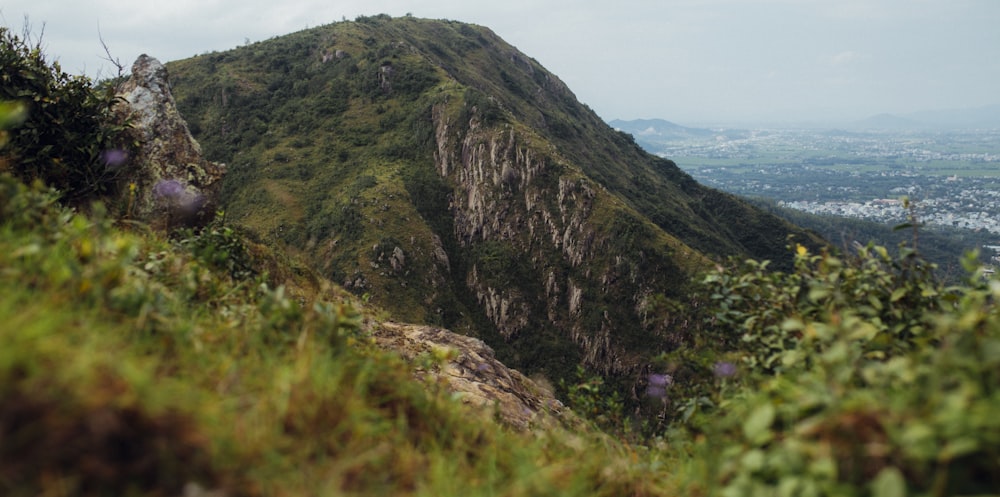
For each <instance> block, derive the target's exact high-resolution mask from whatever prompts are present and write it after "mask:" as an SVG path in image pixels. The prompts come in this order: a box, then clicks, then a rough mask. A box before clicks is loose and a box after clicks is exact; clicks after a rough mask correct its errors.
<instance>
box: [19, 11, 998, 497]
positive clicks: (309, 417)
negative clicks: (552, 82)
mask: <svg viewBox="0 0 1000 497" xmlns="http://www.w3.org/2000/svg"><path fill="white" fill-rule="evenodd" d="M8 34H9V33H7V32H5V31H3V30H0V35H3V37H2V41H3V44H2V45H0V55H3V56H8V55H10V54H8V53H5V52H7V51H11V44H10V43H9V42H10V38H9V37H8ZM16 48H17V47H15V50H13V51H14V52H15V55H17V57H24V56H28V57H38V55H37V54H39V53H40V50H38V51H34V50H32V51H27V50H26V51H24V52H23V53H22V52H18V51H17V50H16ZM26 54H27V55H26ZM39 62H44V60H42V59H39ZM10 67H12V66H6V65H5V66H0V71H3V70H9V68H10ZM35 74H36V76H39V77H38V78H37V79H38V80H41V81H43V82H45V80H46V77H47V74H46V70H43V71H42V73H41V74H38V73H35ZM3 76H4V77H3V78H0V80H3V81H8V80H10V78H9V77H8V75H7V74H4V75H3ZM79 83H81V84H82V85H83V86H84V87H85V88H90V86H89V83H87V82H86V81H81V82H79ZM50 88H51V89H52V90H53V91H54V92H55V94H57V95H58V94H59V92H61V91H62V90H63V89H64V88H63V87H62V86H61V85H60V84H58V82H57V84H54V85H52V86H51V87H50ZM91 89H92V90H93V88H91ZM15 90H16V89H15ZM28 94H29V95H30V94H31V93H30V90H29V92H28ZM39 100H41V99H39ZM33 101H34V99H25V100H18V101H13V102H11V101H6V102H0V131H2V133H0V167H2V168H3V169H4V170H5V171H4V172H2V173H0V295H3V298H2V299H0V494H2V495H11V496H15V497H17V496H28V495H60V496H63V495H65V496H77V495H80V496H91V495H162V496H176V495H201V496H208V495H215V496H218V495H230V496H241V495H279V496H280V495H296V496H298V495H434V496H441V495H445V496H447V495H463V496H464V495H510V496H520V495H570V496H572V495H581V496H583V495H597V496H600V495H609V496H611V495H614V496H618V495H633V496H673V495H721V496H732V495H810V496H811V495H815V496H834V495H837V496H844V495H847V496H890V497H892V496H903V495H919V496H924V495H926V496H944V495H995V494H997V493H1000V480H998V478H997V475H998V474H1000V460H998V458H997V453H996V452H997V450H996V447H998V444H1000V418H998V417H997V416H996V412H997V409H998V407H1000V395H998V393H997V392H1000V388H998V386H1000V310H998V307H997V302H1000V282H998V281H997V280H995V279H988V278H986V277H985V275H984V274H982V273H981V272H977V271H976V270H975V267H976V263H975V261H973V260H971V259H970V260H966V261H965V262H966V266H967V269H968V270H969V271H971V272H970V273H969V275H968V278H967V280H966V281H965V282H964V283H963V284H961V285H959V286H944V285H942V284H941V283H940V282H938V281H937V280H936V279H935V278H934V275H933V268H932V266H931V265H929V264H927V263H926V262H925V261H924V260H923V259H922V258H921V257H920V256H919V254H917V253H916V252H915V251H913V250H910V249H901V250H900V251H899V252H898V254H896V255H891V254H890V252H889V251H888V250H886V249H884V248H882V247H878V246H873V245H870V246H867V247H864V248H863V249H862V250H859V251H857V252H856V253H855V254H853V255H851V256H848V257H845V256H839V255H837V254H835V253H832V252H831V251H829V250H825V249H824V250H820V251H813V250H811V249H810V248H808V247H806V246H803V245H797V246H795V248H794V251H793V254H792V266H791V269H790V270H788V271H785V272H781V271H773V270H772V269H771V268H770V267H769V264H768V263H767V262H759V261H754V260H746V261H738V260H731V261H728V262H726V263H725V265H720V266H719V267H716V268H714V269H713V270H710V271H708V272H707V273H705V274H703V275H702V277H700V278H699V282H698V283H695V284H692V293H693V296H697V297H698V299H697V302H698V303H699V305H700V307H699V308H697V309H691V308H688V309H684V311H685V312H683V313H680V314H679V316H680V318H682V319H685V320H695V321H698V322H700V323H702V325H703V326H701V327H700V328H699V331H700V333H698V334H697V336H696V337H695V339H696V340H695V341H696V343H695V346H693V347H688V348H679V349H675V350H672V351H669V352H666V353H663V354H661V355H660V356H659V357H657V358H655V360H653V361H651V362H650V363H649V364H648V368H647V369H645V370H644V371H643V372H642V376H643V378H644V379H643V382H642V383H640V384H637V385H636V388H635V389H634V390H633V391H632V394H633V395H634V396H635V397H636V398H637V399H638V400H639V402H640V404H641V406H640V407H641V408H642V409H643V411H640V412H645V413H653V414H658V415H653V416H649V417H646V418H645V421H646V423H642V421H643V419H642V418H637V417H633V415H632V411H631V410H629V411H625V410H623V409H622V407H623V405H622V396H621V392H620V391H615V390H608V389H607V386H608V385H607V384H606V383H604V382H602V381H601V379H600V378H593V377H590V378H587V377H586V373H583V374H584V376H583V377H581V378H579V379H578V381H577V382H575V383H573V384H569V385H566V386H565V390H566V392H567V395H566V398H567V400H568V401H569V403H570V404H571V405H572V406H573V408H574V409H576V410H577V411H578V412H580V413H583V414H586V415H588V416H589V417H591V419H594V420H596V421H597V422H598V423H599V424H600V425H601V426H604V427H605V428H607V429H608V430H609V431H608V433H610V435H605V434H602V433H601V432H599V431H597V430H596V428H595V426H593V425H589V424H581V423H578V422H573V423H566V424H564V425H553V424H549V425H544V426H543V425H538V426H534V427H533V429H532V427H531V426H529V427H528V428H529V429H527V430H518V429H515V428H514V427H512V425H507V424H503V423H500V422H498V419H504V418H503V416H502V414H503V413H502V412H501V411H500V410H493V409H490V408H489V406H479V407H475V404H470V403H466V402H464V401H463V398H462V397H460V396H455V395H454V394H450V393H448V390H447V387H446V386H445V383H447V380H446V381H445V382H439V381H424V382H417V381H416V380H415V378H418V377H422V378H425V380H427V379H431V380H433V379H434V378H438V379H441V378H442V376H440V375H437V376H435V375H433V374H428V373H429V372H434V371H437V372H440V373H450V372H451V371H452V370H450V369H445V367H444V366H445V363H444V362H443V361H450V360H453V359H449V358H448V357H449V355H450V354H449V352H448V351H442V350H436V349H432V351H431V353H430V354H425V355H420V356H416V357H412V358H411V360H410V362H407V361H404V360H402V359H401V357H402V356H401V355H397V354H396V353H393V352H388V351H386V350H381V349H379V348H377V347H375V346H374V343H373V340H372V339H373V338H377V339H382V338H384V336H383V335H381V334H370V331H372V330H376V331H378V332H381V331H385V330H384V328H388V326H386V325H384V324H381V321H380V320H381V319H383V318H384V314H383V313H382V312H381V311H374V310H372V308H370V307H369V306H368V305H365V304H364V303H363V302H362V301H361V300H363V299H359V298H357V297H353V296H351V295H350V294H348V293H347V292H344V291H343V290H341V289H339V288H338V287H337V286H336V285H335V284H332V283H330V282H329V281H328V280H326V279H324V278H323V277H321V276H319V275H316V274H315V273H314V272H313V271H312V270H310V269H309V268H307V267H305V266H303V265H301V264H299V263H296V262H295V261H296V260H297V259H296V258H295V257H290V256H288V255H287V254H286V253H283V252H280V251H273V250H272V249H270V248H268V246H267V245H264V244H260V243H256V242H254V241H253V240H250V239H248V238H247V237H246V236H245V235H244V234H243V233H242V232H241V230H240V229H234V228H233V227H231V226H228V225H226V224H225V223H224V220H222V219H220V220H217V221H216V222H215V223H214V224H210V225H208V226H206V227H205V228H204V229H199V230H187V229H184V230H179V231H176V232H174V233H173V234H172V235H171V236H169V237H168V236H166V235H165V234H162V233H156V232H153V231H151V230H150V229H149V227H147V226H146V225H144V224H142V223H137V222H135V221H131V220H129V219H128V218H127V217H126V218H120V217H117V216H114V215H111V214H109V212H108V208H107V207H105V205H108V204H110V205H117V204H118V203H119V202H120V201H121V199H119V198H117V197H116V196H114V195H111V196H108V195H100V194H95V191H94V190H92V189H90V186H92V185H90V184H84V185H81V188H82V190H81V191H77V192H57V191H53V190H50V189H48V188H46V187H45V186H44V185H42V184H41V181H39V178H37V177H33V174H34V173H33V172H32V171H31V170H27V172H26V171H25V169H21V168H18V167H16V166H18V165H19V164H20V161H22V160H23V156H21V154H23V153H24V152H23V151H24V150H26V149H27V147H26V146H25V144H26V143H27V144H28V145H31V144H41V145H42V146H44V145H45V142H44V140H42V141H40V142H39V141H37V140H36V138H37V136H38V135H36V134H35V130H37V129H39V128H40V127H41V128H44V129H46V131H56V132H58V131H61V130H64V129H66V128H64V126H68V128H69V129H73V128H74V127H75V126H77V125H79V124H80V123H79V122H77V121H73V120H70V121H63V120H61V119H55V120H50V119H49V117H51V114H42V115H41V116H33V117H36V118H38V117H40V118H39V119H35V120H34V121H32V123H33V124H32V125H31V126H22V123H24V122H27V119H26V118H25V113H28V114H31V113H34V112H36V110H35V108H33V107H32V104H31V103H30V102H33ZM48 103H51V102H48ZM91 111H93V109H92V110H91ZM83 114H86V113H83ZM102 115H103V114H99V115H98V116H97V119H98V120H101V119H103V118H102V117H101V116H102ZM84 117H85V119H84V120H83V122H87V120H88V119H90V118H94V117H95V116H94V115H91V114H87V115H84ZM508 136H509V135H508ZM111 138H118V137H116V136H112V137H111ZM77 139H79V140H83V142H81V143H76V142H74V141H70V142H69V143H66V144H63V145H67V146H71V147H80V148H82V149H86V148H87V147H90V146H95V144H94V143H91V142H90V141H89V140H90V138H86V137H84V138H79V137H78V138H77ZM478 150H480V151H489V150H491V149H490V148H489V147H482V148H479V149H478ZM492 150H498V149H496V148H493V149H492ZM499 150H502V149H499ZM519 150H520V151H521V152H524V151H525V149H519ZM529 162H530V161H529ZM532 164H537V163H533V162H532ZM63 165H64V166H65V167H67V168H70V169H74V171H75V172H80V171H86V170H88V169H89V168H91V167H92V166H93V164H92V163H90V162H89V161H85V160H80V161H77V160H74V161H68V162H65V163H64V164H63ZM8 168H9V169H10V170H12V171H13V172H14V173H15V174H16V177H15V176H12V175H11V174H9V173H8V172H7V171H6V170H7V169H8ZM501 179H502V174H501ZM28 183H30V186H28V185H27V184H28ZM586 186H587V185H586V184H585V183H580V182H573V181H565V180H564V181H561V182H560V186H559V188H558V193H561V194H562V195H561V196H560V198H557V199H556V200H555V203H556V204H557V206H561V207H564V208H566V209H567V210H570V207H571V204H572V203H573V202H580V203H583V204H586V203H587V199H588V198H591V197H590V196H589V195H587V194H586V192H587V190H586V188H585V187H586ZM69 187H70V188H72V187H73V185H72V184H70V185H69ZM131 190H132V187H131V185H130V187H129V189H128V191H131ZM574 194H575V195H574ZM82 198H88V199H90V200H95V201H96V202H95V203H92V204H91V203H87V204H80V200H81V199H82ZM60 199H61V201H62V202H64V203H68V204H72V205H76V206H77V207H76V208H74V209H70V208H67V207H66V206H65V205H64V204H61V203H60ZM607 209H608V210H610V211H612V212H618V213H621V212H626V211H625V210H621V209H619V210H617V211H616V210H614V209H611V208H607ZM123 212H124V213H126V214H127V212H128V210H127V209H125V210H124V211H123ZM606 212H607V211H603V213H606ZM553 222H554V219H553ZM636 230H637V228H636V227H635V226H632V229H631V231H626V232H624V233H622V234H626V235H628V234H630V235H631V236H632V237H633V240H637V241H639V242H642V241H644V240H643V238H642V237H641V236H637V235H639V234H641V228H638V230H639V231H636ZM645 241H648V240H645ZM486 246H487V247H489V246H491V245H489V244H487V245H486ZM493 247H494V252H493V253H492V254H490V255H491V257H490V258H487V259H486V260H485V261H483V262H481V263H477V264H482V267H483V268H486V267H488V266H487V264H498V265H500V266H501V267H502V268H504V269H505V270H506V269H509V267H508V266H507V264H510V263H511V260H510V259H509V258H506V257H504V256H503V252H502V250H503V249H504V248H505V247H504V246H503V245H500V246H496V245H495V244H494V245H493ZM397 264H398V259H397ZM473 267H474V268H479V267H480V265H475V266H473ZM515 269H516V268H515ZM476 271H478V269H476ZM501 274H503V273H502V272H496V273H494V274H493V275H492V277H498V276H499V275H501ZM651 304H652V305H651V307H653V308H655V307H657V306H660V305H665V304H666V302H665V301H663V300H662V299H654V300H653V301H652V302H651ZM676 311H677V310H676V309H675V310H674V311H672V312H676ZM650 312H652V311H650ZM380 325H381V328H380ZM401 327H402V325H398V324H394V325H392V326H391V328H395V329H399V328H401ZM438 331H440V330H438ZM442 333H443V332H442ZM470 341H471V340H470ZM484 352H485V349H484ZM493 364H496V363H493ZM473 376H475V375H473ZM459 379H460V380H469V378H459ZM479 388H480V389H481V390H483V391H488V390H490V389H492V388H495V385H492V384H485V383H483V384H480V385H479ZM549 408H551V409H563V410H565V408H562V407H560V406H558V405H550V406H549Z"/></svg>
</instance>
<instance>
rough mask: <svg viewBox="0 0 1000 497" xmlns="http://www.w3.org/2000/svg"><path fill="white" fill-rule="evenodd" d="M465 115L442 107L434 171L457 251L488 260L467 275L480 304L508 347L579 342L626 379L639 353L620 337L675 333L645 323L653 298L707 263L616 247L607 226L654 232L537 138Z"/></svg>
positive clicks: (592, 358) (637, 246)
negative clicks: (549, 340) (533, 338)
mask: <svg viewBox="0 0 1000 497" xmlns="http://www.w3.org/2000/svg"><path fill="white" fill-rule="evenodd" d="M465 115H466V113H464V112H449V111H448V110H447V109H446V107H445V106H444V105H441V106H439V107H436V108H435V109H434V110H433V120H434V126H435V164H436V167H437V171H438V173H439V174H440V175H441V176H442V177H444V178H447V179H448V180H450V182H451V183H453V184H454V185H455V189H454V191H453V194H452V196H451V210H452V217H453V219H454V235H455V237H456V238H457V241H458V243H459V244H460V245H461V246H462V247H464V248H466V250H468V251H469V252H472V253H485V255H484V256H483V257H480V258H478V259H474V260H473V262H472V264H471V266H470V267H469V269H468V272H467V274H466V275H465V276H464V281H465V283H466V285H467V287H468V289H469V290H470V291H471V292H473V294H474V295H475V297H476V300H477V302H478V303H479V306H480V308H481V309H482V310H483V312H485V314H486V316H487V317H488V318H489V320H490V321H491V322H492V324H493V325H494V326H495V327H496V330H497V331H498V332H499V333H500V334H501V335H502V336H503V337H504V339H505V340H508V341H514V340H517V339H518V338H519V336H520V335H521V334H523V333H529V334H533V333H539V332H540V331H542V330H544V329H548V330H551V331H553V332H555V333H561V334H562V335H563V336H564V337H566V338H569V339H570V340H572V342H573V343H574V344H575V345H576V347H578V349H579V350H580V352H581V357H582V359H583V361H584V362H585V363H586V364H587V365H588V366H590V367H592V368H595V369H598V370H600V371H603V372H606V373H617V374H620V373H626V372H630V371H633V370H635V369H637V368H638V367H640V366H641V363H642V358H641V355H639V354H635V353H634V351H629V350H627V349H626V347H625V343H624V342H625V340H623V339H621V337H622V335H623V334H624V331H625V329H626V328H629V327H632V328H636V329H633V330H630V331H632V332H639V333H641V334H644V335H645V336H646V337H647V339H648V340H649V344H650V345H651V346H662V345H663V344H662V343H661V344H659V345H654V344H656V343H657V342H660V341H662V339H663V338H664V335H665V334H667V333H668V332H669V330H667V329H665V326H664V325H663V323H662V322H659V321H656V320H649V319H643V315H648V313H649V312H650V311H649V308H648V306H647V305H646V300H647V297H648V296H649V295H650V294H651V293H653V292H654V291H655V290H654V289H656V288H662V287H663V286H664V285H669V284H674V285H678V286H679V285H683V284H684V281H682V280H680V279H681V278H686V277H689V275H687V274H685V273H684V272H683V271H681V270H679V269H677V263H678V260H677V259H679V258H683V257H688V258H690V260H688V261H681V262H682V263H690V264H692V265H694V266H697V265H698V264H700V262H699V261H701V260H702V259H701V256H700V255H698V254H696V253H694V252H693V251H688V252H674V253H671V254H668V253H667V252H664V251H662V250H660V251H657V250H650V249H652V248H653V247H652V246H651V244H650V242H651V241H652V240H644V239H639V240H633V243H626V244H620V243H615V241H614V240H612V237H613V233H614V232H615V231H614V229H613V228H614V226H608V224H615V223H617V222H625V223H633V224H635V225H637V226H639V228H637V229H638V230H639V231H642V230H643V229H645V230H648V233H649V234H652V233H654V230H653V228H652V227H650V226H647V225H644V224H643V221H642V219H641V217H640V216H639V215H638V214H636V213H635V212H634V211H631V210H630V209H629V208H627V207H626V206H625V205H623V204H622V203H621V202H620V201H618V200H617V199H615V198H614V197H613V196H612V195H610V194H609V193H608V192H607V191H606V190H605V189H603V188H602V187H601V186H600V185H598V184H596V183H595V182H594V181H593V180H591V179H589V178H587V177H586V176H584V175H583V174H582V173H581V172H580V170H579V169H578V168H575V167H574V166H573V165H572V164H569V163H568V162H567V161H566V160H565V159H563V158H562V157H560V155H559V154H558V153H557V152H555V151H554V150H552V149H546V148H544V147H540V146H539V145H538V144H539V143H544V141H542V140H541V139H540V138H539V137H538V136H537V135H534V134H533V133H532V132H531V131H530V130H528V129H526V128H523V127H518V126H515V125H511V124H504V125H502V126H499V127H497V126H494V127H490V126H486V125H483V124H482V122H481V120H480V119H479V118H478V116H477V115H476V113H475V112H473V113H472V117H471V118H470V119H469V121H468V122H457V121H456V120H455V118H454V116H465ZM595 206H596V207H595ZM609 219H610V221H609ZM609 228H612V229H609ZM661 242H666V240H661ZM668 255H669V257H668ZM667 269H669V270H667ZM670 278H678V279H677V280H676V281H671V280H670ZM609 304H611V305H609Z"/></svg>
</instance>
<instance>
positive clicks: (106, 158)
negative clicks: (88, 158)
mask: <svg viewBox="0 0 1000 497" xmlns="http://www.w3.org/2000/svg"><path fill="white" fill-rule="evenodd" d="M127 160H128V152H126V151H124V150H121V149H117V148H114V149H111V150H105V151H103V152H101V162H103V163H104V165H105V166H108V167H110V168H116V167H119V166H121V165H123V164H125V161H127Z"/></svg>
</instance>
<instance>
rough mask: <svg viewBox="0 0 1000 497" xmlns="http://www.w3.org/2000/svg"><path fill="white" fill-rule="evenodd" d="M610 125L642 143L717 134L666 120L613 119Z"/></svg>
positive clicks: (609, 122)
mask: <svg viewBox="0 0 1000 497" xmlns="http://www.w3.org/2000/svg"><path fill="white" fill-rule="evenodd" d="M608 125H609V126H611V127H612V128H614V129H616V130H620V131H624V132H626V133H629V134H631V135H632V136H634V137H636V140H637V141H640V142H641V141H642V139H643V138H645V137H656V138H657V139H659V140H683V139H685V138H706V137H711V136H712V135H714V134H715V132H714V131H712V130H710V129H704V128H689V127H686V126H681V125H680V124H676V123H672V122H670V121H667V120H664V119H633V120H629V121H623V120H621V119H612V120H611V121H608Z"/></svg>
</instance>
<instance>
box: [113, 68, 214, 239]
mask: <svg viewBox="0 0 1000 497" xmlns="http://www.w3.org/2000/svg"><path fill="white" fill-rule="evenodd" d="M119 96H120V97H121V98H122V99H123V100H124V101H125V105H122V106H121V107H120V108H119V109H118V111H119V112H120V113H121V114H122V115H123V116H127V117H130V118H131V119H132V123H133V125H134V126H135V128H136V130H137V131H138V135H139V137H140V140H141V146H140V151H139V157H137V158H135V159H136V160H133V164H137V167H136V169H135V170H134V171H133V172H132V175H131V178H130V179H131V181H132V183H133V184H134V185H135V187H134V188H133V189H131V195H132V198H131V201H130V205H131V207H130V212H129V213H128V214H129V216H130V217H131V218H133V219H137V220H140V221H144V222H148V223H150V224H151V225H152V226H154V227H157V228H166V229H169V228H172V227H175V226H182V225H197V224H202V223H204V222H205V221H207V220H208V219H210V218H211V216H212V215H213V214H214V211H215V208H216V202H215V199H216V196H217V193H218V189H219V187H220V184H221V182H220V180H221V179H222V176H223V175H224V174H225V169H226V168H225V165H223V164H218V163H215V162H210V161H208V160H205V158H204V157H203V156H202V153H201V146H199V145H198V142H197V141H195V139H194V138H193V137H192V136H191V132H190V131H189V130H188V126H187V123H186V122H185V121H184V119H183V118H182V117H181V115H180V113H179V112H178V111H177V106H176V104H175V103H174V97H173V95H172V94H171V92H170V84H169V80H168V75H167V69H166V68H165V67H164V66H163V64H161V63H160V62H159V61H158V60H156V59H155V58H153V57H150V56H148V55H145V54H143V55H140V56H139V58H138V59H136V61H135V63H134V64H133V65H132V76H131V77H130V78H129V80H128V81H126V82H125V83H124V84H123V85H122V87H121V89H120V90H119Z"/></svg>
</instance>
